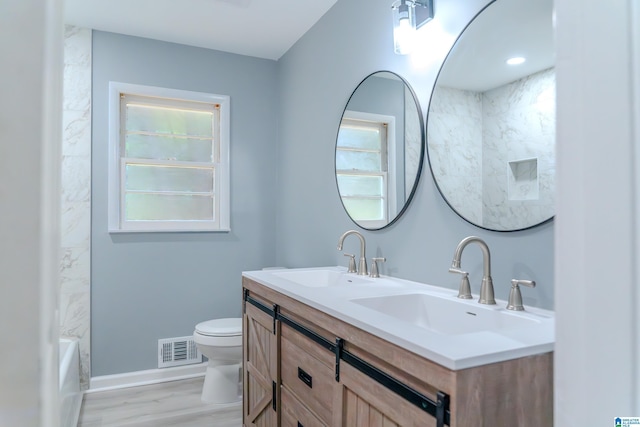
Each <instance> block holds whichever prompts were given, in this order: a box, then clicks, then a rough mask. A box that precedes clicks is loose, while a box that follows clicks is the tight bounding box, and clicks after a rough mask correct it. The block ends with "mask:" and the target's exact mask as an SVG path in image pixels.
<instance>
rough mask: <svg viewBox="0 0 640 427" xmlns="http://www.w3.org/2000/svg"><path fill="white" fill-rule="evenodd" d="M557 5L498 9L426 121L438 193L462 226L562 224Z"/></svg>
mask: <svg viewBox="0 0 640 427" xmlns="http://www.w3.org/2000/svg"><path fill="white" fill-rule="evenodd" d="M552 13H553V0H536V1H529V0H526V1H525V0H495V1H493V2H491V3H489V4H488V5H487V6H486V7H485V8H484V9H483V10H482V11H481V12H480V13H479V14H478V15H477V16H476V17H475V18H474V19H473V20H472V21H471V22H470V23H469V25H468V26H467V27H466V28H465V29H464V31H463V32H462V33H461V35H460V36H459V38H458V40H457V41H456V43H455V44H454V46H453V48H452V49H451V51H450V52H449V54H448V55H447V58H446V59H445V61H444V64H443V65H442V68H441V69H440V72H439V74H438V77H437V79H436V83H435V85H434V90H433V93H432V95H431V101H430V105H429V110H428V116H427V153H428V159H429V165H430V167H431V172H432V174H433V177H434V180H435V182H436V185H437V187H438V189H439V191H440V193H441V194H442V196H443V197H444V199H445V201H446V202H447V204H448V205H449V206H450V207H451V208H452V209H453V210H454V211H455V212H456V213H457V214H458V215H459V216H460V217H462V218H463V219H465V220H466V221H468V222H470V223H471V224H474V225H476V226H478V227H481V228H484V229H487V230H492V231H518V230H524V229H528V228H531V227H535V226H537V225H540V224H543V223H545V222H548V221H550V220H551V219H553V216H554V214H555V69H554V66H555V65H554V64H555V58H554V52H555V48H554V30H553V18H552Z"/></svg>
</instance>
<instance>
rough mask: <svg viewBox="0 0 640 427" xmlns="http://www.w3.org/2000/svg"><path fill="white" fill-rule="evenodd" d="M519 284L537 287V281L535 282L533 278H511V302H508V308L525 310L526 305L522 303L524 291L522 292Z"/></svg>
mask: <svg viewBox="0 0 640 427" xmlns="http://www.w3.org/2000/svg"><path fill="white" fill-rule="evenodd" d="M519 285H523V286H528V287H530V288H535V287H536V282H534V281H533V280H521V279H511V291H510V292H509V303H508V304H507V310H514V311H523V310H524V306H523V305H522V293H521V292H520V286H519Z"/></svg>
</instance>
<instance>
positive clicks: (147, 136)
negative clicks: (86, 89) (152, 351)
mask: <svg viewBox="0 0 640 427" xmlns="http://www.w3.org/2000/svg"><path fill="white" fill-rule="evenodd" d="M109 90H110V107H109V123H110V128H109V145H110V147H109V148H110V158H109V231H111V232H119V231H124V232H126V231H132V232H133V231H136V232H137V231H228V230H229V210H230V208H229V187H230V186H229V97H228V96H223V95H213V94H206V93H200V92H190V91H181V90H175V89H164V88H157V87H150V86H141V85H131V84H125V83H117V82H111V83H110V85H109Z"/></svg>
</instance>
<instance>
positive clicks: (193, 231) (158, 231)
mask: <svg viewBox="0 0 640 427" xmlns="http://www.w3.org/2000/svg"><path fill="white" fill-rule="evenodd" d="M229 232H231V229H230V228H224V229H219V228H216V229H206V228H201V229H197V230H194V229H184V230H181V229H172V230H162V229H156V230H108V233H109V234H136V233H229Z"/></svg>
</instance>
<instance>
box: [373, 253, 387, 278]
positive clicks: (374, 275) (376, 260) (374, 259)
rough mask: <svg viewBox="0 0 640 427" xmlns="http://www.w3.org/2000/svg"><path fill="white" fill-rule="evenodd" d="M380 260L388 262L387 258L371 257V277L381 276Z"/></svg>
mask: <svg viewBox="0 0 640 427" xmlns="http://www.w3.org/2000/svg"><path fill="white" fill-rule="evenodd" d="M378 261H380V262H386V261H387V259H386V258H382V257H380V258H371V273H370V274H369V277H373V278H377V277H380V273H379V272H378Z"/></svg>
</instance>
